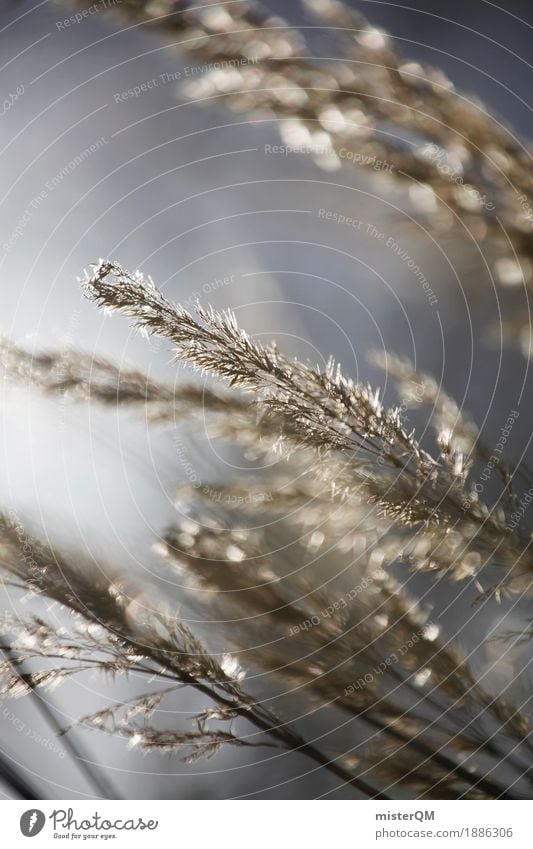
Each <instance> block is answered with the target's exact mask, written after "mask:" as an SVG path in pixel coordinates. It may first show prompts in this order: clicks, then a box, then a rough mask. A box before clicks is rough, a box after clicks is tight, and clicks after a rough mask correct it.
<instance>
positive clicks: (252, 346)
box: [83, 261, 533, 594]
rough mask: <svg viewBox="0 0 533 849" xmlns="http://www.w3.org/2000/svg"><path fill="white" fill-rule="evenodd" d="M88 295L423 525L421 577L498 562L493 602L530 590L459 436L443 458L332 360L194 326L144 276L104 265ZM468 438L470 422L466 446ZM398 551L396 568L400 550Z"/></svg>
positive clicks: (517, 543)
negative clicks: (481, 494) (248, 398)
mask: <svg viewBox="0 0 533 849" xmlns="http://www.w3.org/2000/svg"><path fill="white" fill-rule="evenodd" d="M83 287H84V290H85V292H86V294H87V296H88V297H89V298H90V299H91V300H93V301H94V302H95V303H97V304H98V306H100V307H102V308H103V309H105V310H106V311H108V312H113V311H117V312H121V313H123V314H124V315H127V316H128V317H130V318H132V319H133V322H134V324H135V326H136V327H137V328H138V329H140V330H142V331H143V332H146V333H153V334H155V335H157V336H160V337H163V338H165V339H167V340H169V341H170V342H171V343H172V344H173V346H174V349H175V353H176V357H178V358H180V359H182V360H184V361H185V362H188V363H190V364H191V365H192V366H193V367H194V368H196V369H198V370H201V371H204V372H209V373H211V374H214V375H216V376H217V377H220V378H223V379H225V380H227V381H228V382H229V383H230V385H231V386H232V387H238V388H242V389H244V390H253V392H254V401H255V406H256V408H257V410H258V411H259V412H260V413H261V414H263V415H264V416H265V417H266V418H267V420H268V421H269V422H270V425H272V423H275V425H276V426H277V427H278V428H279V445H280V446H281V447H282V448H285V449H286V450H287V451H288V453H289V454H290V452H291V451H292V450H294V449H295V448H298V447H311V448H313V449H314V450H315V451H316V452H317V464H316V469H317V470H318V471H319V472H320V473H321V474H322V475H323V477H324V479H328V477H329V480H330V482H331V484H332V486H333V487H335V488H336V489H337V490H338V491H340V492H341V493H344V494H345V495H346V494H349V493H355V494H356V495H360V494H361V493H364V494H365V495H366V497H367V500H369V501H371V502H373V503H375V504H377V505H378V506H379V509H380V511H381V512H382V513H383V514H384V515H385V516H386V517H388V518H389V519H391V520H393V521H394V522H395V523H396V525H397V526H398V527H400V528H411V529H412V528H416V527H418V529H419V530H418V532H417V534H416V535H411V536H410V538H409V539H408V540H407V542H406V543H405V545H404V549H403V551H402V556H403V557H406V558H407V559H410V560H412V562H414V563H415V565H416V566H417V568H419V569H431V570H433V571H435V570H440V571H444V572H447V573H449V574H450V575H451V576H452V577H453V578H454V579H456V580H462V579H465V578H470V577H472V576H476V575H478V573H479V571H480V570H481V569H482V567H484V566H485V565H486V564H487V563H488V562H490V563H491V564H492V565H493V566H494V567H498V572H499V576H498V579H497V583H496V586H495V587H494V589H493V591H494V592H497V593H500V594H501V593H502V592H504V591H506V590H509V589H515V590H516V589H518V590H520V589H524V587H525V588H529V585H530V584H531V580H532V578H533V568H532V554H531V551H530V544H531V536H530V535H529V534H528V533H526V532H524V531H523V530H522V529H521V528H520V527H519V526H518V527H515V528H510V527H509V526H508V523H507V518H508V517H507V515H506V513H505V510H504V509H503V508H499V509H497V510H490V509H489V508H488V507H487V506H486V505H485V504H483V503H482V502H481V501H480V500H479V499H478V497H477V495H475V493H473V492H471V491H470V490H469V489H468V485H467V482H466V480H465V478H466V473H467V470H468V464H467V463H466V462H465V455H464V454H463V453H462V452H461V451H459V450H456V446H455V445H452V442H450V440H451V436H450V434H448V433H446V434H445V437H444V436H443V437H442V438H441V439H440V455H441V456H440V457H437V458H434V457H432V456H431V455H430V454H429V453H428V452H427V451H426V450H425V449H423V448H422V447H421V446H420V444H419V442H418V441H417V440H416V438H415V436H414V434H413V433H408V432H407V431H406V430H405V429H404V427H403V424H402V420H401V415H400V409H399V408H392V409H389V410H387V409H385V408H384V406H383V404H382V402H381V401H380V398H379V393H378V392H377V391H375V390H373V389H372V388H371V387H368V386H362V385H360V384H356V383H354V382H353V381H352V380H350V379H349V378H347V377H345V376H344V375H343V374H342V372H341V370H340V368H339V366H337V365H336V364H335V363H334V362H333V361H331V362H330V364H329V366H328V369H327V371H326V372H322V371H320V370H319V369H314V368H313V367H312V366H310V365H307V364H304V363H301V362H298V361H297V360H290V359H288V358H286V357H285V356H284V355H283V354H281V353H280V352H279V350H278V349H277V347H276V345H274V344H272V345H269V346H263V345H261V344H258V343H256V342H254V341H253V340H252V339H250V337H249V336H247V334H246V333H245V332H244V331H243V330H242V329H241V328H240V327H239V326H238V325H237V322H236V320H235V317H234V316H233V314H232V313H230V312H224V313H216V312H214V311H213V310H205V309H204V308H202V307H200V306H198V308H197V316H198V317H197V319H195V318H193V317H192V315H191V314H190V313H189V312H187V311H186V310H185V309H183V308H182V307H180V306H176V305H174V304H172V303H171V302H170V301H168V300H167V299H166V298H164V297H163V295H162V294H161V293H160V292H159V291H158V290H157V289H156V287H155V286H154V284H153V282H152V281H151V280H150V279H149V278H148V279H145V278H144V277H143V275H142V274H140V273H139V272H137V273H136V274H134V275H131V274H129V273H128V272H125V271H124V270H123V269H122V268H121V267H120V266H119V265H117V264H116V263H113V262H108V261H101V262H100V263H99V264H97V265H96V266H94V267H93V270H92V272H91V273H87V275H86V278H85V279H84V281H83ZM442 415H443V412H442V410H441V416H442ZM447 418H448V420H449V415H448V417H447ZM467 433H469V427H468V426H467V425H466V424H463V425H462V439H463V441H464V440H465V438H466V434H467ZM469 438H471V436H470V437H469ZM326 458H327V460H326ZM442 460H443V461H444V462H442ZM392 552H393V555H394V559H397V557H398V542H397V541H395V542H393V546H392Z"/></svg>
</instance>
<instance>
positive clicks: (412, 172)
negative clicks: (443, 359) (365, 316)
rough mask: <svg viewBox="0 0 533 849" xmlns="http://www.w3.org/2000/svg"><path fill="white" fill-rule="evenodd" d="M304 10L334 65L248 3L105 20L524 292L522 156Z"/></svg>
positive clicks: (378, 43)
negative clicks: (453, 238) (166, 48)
mask: <svg viewBox="0 0 533 849" xmlns="http://www.w3.org/2000/svg"><path fill="white" fill-rule="evenodd" d="M65 2H69V0H65ZM70 2H71V4H72V3H73V4H74V5H76V0H70ZM78 2H79V0H78ZM304 5H305V6H306V7H307V10H308V11H310V12H311V14H312V15H313V16H314V18H315V20H318V22H319V23H322V24H323V25H324V26H325V28H326V30H327V32H328V34H329V36H330V37H331V36H332V35H335V36H336V37H337V42H338V54H339V55H338V56H337V57H335V59H333V60H332V59H328V60H317V59H314V58H310V57H309V56H308V55H307V51H306V49H305V44H304V41H303V39H302V37H301V36H300V34H299V33H298V32H297V30H296V29H295V28H294V27H292V26H290V25H289V24H288V23H287V22H286V21H284V20H283V19H281V18H278V17H275V16H272V15H271V14H269V13H268V11H265V12H263V11H261V10H260V8H259V7H258V6H257V5H256V4H254V3H249V2H247V0H242V2H230V3H223V4H216V3H214V4H208V5H207V6H206V5H204V4H197V3H186V4H182V3H180V4H179V5H178V6H176V3H175V2H173V0H155V2H154V0H123V2H122V3H121V4H120V5H119V6H117V7H111V8H110V10H109V11H110V12H111V14H116V15H118V16H119V17H122V18H124V17H126V18H131V19H133V20H135V21H137V22H139V23H142V24H146V25H153V26H156V27H159V28H160V29H161V31H162V32H165V31H168V35H169V36H171V37H172V38H173V42H172V43H173V46H177V47H179V48H180V49H181V50H182V51H186V52H187V53H188V54H190V55H191V56H192V57H193V58H194V59H195V60H196V61H197V63H198V67H199V68H202V70H203V73H201V74H199V75H198V78H195V79H194V80H192V81H189V82H188V83H187V85H186V86H185V93H186V94H187V95H188V96H189V97H190V98H191V99H192V100H194V102H196V103H205V104H208V105H210V106H213V105H217V104H219V103H220V104H227V105H229V106H230V107H231V108H232V109H234V110H236V111H238V112H242V113H245V114H248V113H252V114H253V113H259V114H261V116H264V115H268V116H273V117H275V118H276V119H279V126H280V131H281V134H282V137H283V141H284V142H285V143H286V144H288V145H290V146H293V147H295V148H298V149H301V150H303V151H307V152H308V153H309V155H311V156H312V157H313V158H314V159H315V161H316V162H317V163H318V164H319V165H321V166H323V167H324V168H326V169H328V170H332V169H335V168H340V167H341V166H343V165H347V164H350V163H355V164H356V165H358V166H359V165H360V164H361V163H362V164H363V167H365V164H366V167H367V169H368V170H369V171H371V170H372V169H373V170H374V171H380V172H381V177H385V178H386V179H387V180H393V181H395V182H396V183H398V184H399V185H404V186H406V187H407V188H408V189H409V192H410V195H411V199H412V201H413V203H414V205H415V207H418V209H419V211H420V213H421V214H423V215H425V216H428V225H429V226H430V227H431V226H432V225H433V226H434V227H435V229H436V231H437V232H438V233H442V232H443V231H449V230H450V229H451V228H452V227H454V226H455V225H457V228H458V229H457V230H456V232H463V231H464V232H468V233H471V234H473V237H474V238H475V239H476V241H478V242H480V243H481V244H484V245H486V246H487V249H488V253H489V255H490V256H491V257H492V258H493V260H494V262H493V265H494V269H495V272H496V275H497V277H498V278H499V279H500V280H501V282H502V283H504V284H509V285H518V284H522V283H524V282H525V284H526V285H527V286H529V287H533V231H532V228H531V218H532V211H531V210H532V205H533V177H532V176H531V161H532V159H531V150H530V148H529V146H528V145H527V144H524V143H523V142H521V140H520V139H519V138H518V136H517V134H516V133H515V132H514V131H513V130H512V129H510V128H508V127H506V126H505V124H504V123H503V122H502V121H501V120H500V119H498V117H495V116H493V115H492V114H491V113H490V111H489V110H488V109H487V107H486V106H485V105H484V104H483V103H481V102H480V101H479V100H478V99H477V98H476V97H474V96H467V95H464V94H462V93H460V92H458V91H457V90H456V89H455V87H454V85H453V83H452V82H451V81H450V80H449V79H448V78H447V77H446V76H445V74H444V73H443V72H442V71H439V70H434V69H431V68H428V67H424V66H422V65H421V64H420V63H418V62H412V61H410V60H409V59H407V58H404V57H403V56H402V55H401V53H400V52H399V51H398V50H397V48H396V46H395V43H394V39H393V38H392V37H390V36H389V35H388V34H387V33H386V32H384V31H383V30H382V29H380V28H378V27H376V26H374V25H372V24H371V23H370V22H369V21H367V20H366V18H365V17H364V16H363V15H361V14H360V13H359V12H356V11H354V10H353V9H351V8H350V7H348V6H346V5H345V4H344V3H342V2H339V0H306V2H305V3H304ZM176 36H178V39H177V40H175V38H176ZM330 55H331V54H330ZM202 63H203V64H202ZM391 128H392V130H393V131H391ZM464 228H465V229H464ZM522 326H523V329H524V332H526V323H525V322H524V323H523V325H522Z"/></svg>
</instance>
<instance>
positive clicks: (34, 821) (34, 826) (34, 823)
mask: <svg viewBox="0 0 533 849" xmlns="http://www.w3.org/2000/svg"><path fill="white" fill-rule="evenodd" d="M45 822H46V817H45V815H44V814H43V812H42V811H38V810H37V809H36V808H32V809H31V810H30V811H25V812H24V813H23V814H22V816H21V818H20V830H21V832H22V833H23V835H24V837H35V835H36V834H39V832H40V831H42V830H43V827H44V824H45Z"/></svg>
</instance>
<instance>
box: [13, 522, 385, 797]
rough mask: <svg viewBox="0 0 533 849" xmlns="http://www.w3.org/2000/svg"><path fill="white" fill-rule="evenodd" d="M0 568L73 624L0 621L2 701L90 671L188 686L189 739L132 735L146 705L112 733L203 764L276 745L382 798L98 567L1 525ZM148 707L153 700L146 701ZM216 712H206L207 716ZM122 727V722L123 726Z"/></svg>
mask: <svg viewBox="0 0 533 849" xmlns="http://www.w3.org/2000/svg"><path fill="white" fill-rule="evenodd" d="M0 565H1V567H2V568H3V569H4V570H5V572H7V573H8V574H9V575H10V576H11V578H14V579H15V584H16V586H19V585H21V586H22V587H25V588H26V589H27V590H30V591H31V592H32V593H38V594H40V595H44V596H46V597H47V598H48V599H52V600H54V601H56V602H59V603H60V604H61V605H62V606H63V607H64V608H65V610H66V612H67V613H70V614H73V617H74V618H73V623H74V624H73V630H72V629H68V628H67V629H66V630H63V629H61V628H59V629H58V628H57V626H54V625H52V624H50V623H48V624H47V623H46V622H45V621H44V620H42V619H41V618H39V619H35V618H31V617H28V618H27V620H26V621H24V622H23V623H19V622H18V621H14V620H13V619H10V618H8V617H6V618H5V619H4V621H3V623H2V632H3V633H4V634H7V635H9V636H10V637H11V636H12V637H13V642H12V653H11V657H10V659H9V661H8V662H6V663H5V664H4V665H3V666H2V669H1V673H2V677H3V679H4V687H3V693H4V695H8V694H9V695H12V696H22V695H25V694H27V693H28V692H30V691H31V690H33V689H35V688H37V687H41V686H54V685H58V684H60V683H62V682H63V681H64V680H66V679H67V678H69V677H70V676H71V675H73V674H78V673H82V672H83V671H84V670H86V669H93V670H94V669H97V670H101V671H102V672H104V673H108V674H110V675H111V676H116V675H118V674H130V675H133V674H135V675H142V676H145V677H147V678H149V679H150V680H152V681H154V680H155V681H156V682H160V684H161V685H168V682H169V681H170V682H171V684H172V685H173V689H174V690H178V689H179V688H180V687H182V686H190V687H193V688H194V689H195V690H197V691H198V692H199V693H201V694H202V695H203V696H205V697H206V699H207V700H208V702H209V704H208V706H207V707H206V709H205V711H206V712H204V713H203V714H202V716H201V718H199V719H198V721H197V728H196V730H194V731H192V732H187V731H181V730H180V731H174V730H173V729H160V730H159V729H156V728H155V727H152V726H149V725H147V726H146V733H144V729H145V725H144V724H143V725H142V727H141V726H139V724H138V721H137V720H136V717H137V716H140V715H143V714H145V715H146V719H148V718H149V717H150V716H151V714H152V713H153V710H154V701H153V699H152V698H148V697H147V698H141V700H140V701H139V702H138V703H137V704H136V705H135V708H136V709H135V710H134V712H133V714H132V713H131V712H130V713H129V715H128V714H126V715H127V721H125V722H124V723H122V722H120V723H119V728H120V731H119V733H120V734H121V736H125V737H127V738H128V740H129V741H130V743H133V745H139V746H141V748H148V749H151V748H158V749H162V750H164V751H173V750H174V749H176V748H180V749H185V750H187V749H188V750H189V751H188V756H189V757H193V758H196V757H197V756H199V755H200V754H204V755H210V754H213V753H214V750H215V749H217V748H218V747H219V746H220V745H221V744H223V743H234V744H235V745H237V746H245V745H261V744H262V741H263V740H265V741H266V744H267V745H275V746H277V747H279V748H282V749H287V750H295V751H298V752H300V753H301V754H303V755H306V756H307V757H309V758H311V759H312V760H313V761H314V762H315V763H316V764H319V765H320V766H322V767H324V768H325V769H327V770H329V771H330V772H332V773H333V774H334V775H336V776H337V777H338V778H340V779H341V781H342V782H344V783H347V784H350V785H352V786H353V787H354V788H355V789H357V790H358V791H359V792H360V793H362V794H363V795H364V796H371V797H376V798H386V796H383V795H382V794H381V793H380V792H379V790H378V789H376V787H374V786H372V784H371V783H370V781H368V780H366V778H365V776H364V775H362V774H358V771H355V773H354V772H348V771H347V770H346V769H345V768H344V767H343V766H342V765H341V764H340V763H339V762H338V760H337V759H336V758H335V757H329V756H328V755H326V754H324V753H323V752H322V751H320V749H318V748H316V747H315V746H314V745H312V744H311V743H309V742H307V741H306V740H305V739H304V738H302V737H301V736H300V735H299V734H298V733H297V731H296V730H295V729H294V728H293V727H292V726H291V725H290V724H289V723H287V722H285V721H283V720H282V719H280V718H278V717H277V716H276V715H275V714H274V713H273V712H272V711H269V710H268V709H267V708H266V707H264V706H263V705H261V704H260V703H259V702H257V701H256V700H255V699H254V698H253V697H252V696H250V695H248V694H247V693H246V692H245V691H244V690H243V688H242V685H241V681H242V677H243V673H242V670H241V668H240V666H239V664H238V663H237V662H236V661H235V659H234V658H233V657H232V656H231V655H228V654H223V655H222V657H220V659H218V658H217V657H215V656H214V655H212V654H210V653H209V652H208V651H207V650H206V648H205V647H204V645H203V644H202V642H201V641H200V640H199V639H198V638H197V637H196V636H195V635H194V634H193V633H192V631H191V630H190V629H189V628H188V627H187V626H186V625H185V624H184V623H183V622H181V621H180V620H179V619H177V617H176V615H175V614H174V613H173V612H172V610H171V609H169V605H168V603H167V602H161V601H159V602H158V601H157V600H154V599H151V598H150V596H149V594H148V592H147V591H146V590H145V589H140V588H137V587H135V586H133V585H132V583H131V580H129V579H128V578H127V576H122V577H121V576H117V575H111V574H106V570H104V569H103V568H102V567H101V566H99V564H95V563H88V562H83V561H81V562H80V558H79V557H77V558H75V559H72V558H70V557H68V556H65V555H62V554H60V553H59V552H57V551H54V550H52V549H51V548H50V547H49V546H45V545H42V544H40V543H39V542H37V541H36V540H35V539H33V538H32V537H31V536H30V535H29V534H28V533H27V532H26V530H25V529H24V528H23V526H22V525H20V523H18V522H15V521H12V520H10V519H7V518H6V517H2V518H1V520H0ZM36 659H41V660H47V661H56V660H59V661H60V663H59V664H54V665H52V666H50V667H46V668H43V669H38V670H36V671H35V672H34V671H32V672H30V673H21V672H20V670H19V669H18V667H20V666H22V665H23V664H27V663H28V662H30V661H35V660H36ZM154 698H155V696H154ZM213 705H214V708H215V709H214V708H213ZM123 719H124V717H123ZM236 719H239V720H240V721H244V722H245V724H246V723H249V724H251V726H252V729H253V730H252V733H251V734H250V733H248V734H246V733H240V734H234V733H233V731H232V730H227V729H226V730H224V731H221V730H220V729H213V730H209V728H208V726H207V723H208V721H209V720H213V721H217V722H219V721H221V722H223V723H226V724H227V723H228V722H229V723H230V726H231V725H232V724H233V722H234V721H235V720H236ZM115 721H116V710H111V712H110V713H106V712H104V714H102V713H101V712H99V713H97V714H96V715H94V714H93V715H91V716H89V717H85V718H84V720H83V722H84V724H87V725H89V726H91V727H103V728H104V729H107V730H110V728H111V727H112V726H113V727H114V725H113V723H115Z"/></svg>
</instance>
